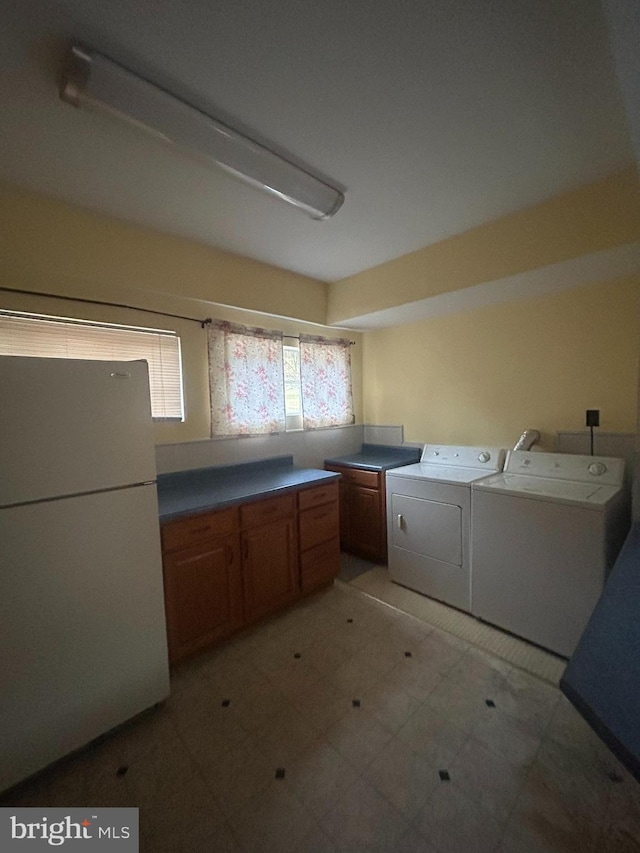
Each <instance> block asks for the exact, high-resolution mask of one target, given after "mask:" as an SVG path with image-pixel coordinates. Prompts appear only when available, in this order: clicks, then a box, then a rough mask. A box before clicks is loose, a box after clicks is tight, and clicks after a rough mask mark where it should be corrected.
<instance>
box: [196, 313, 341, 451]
mask: <svg viewBox="0 0 640 853" xmlns="http://www.w3.org/2000/svg"><path fill="white" fill-rule="evenodd" d="M208 335H209V385H210V393H211V434H212V436H218V437H222V436H231V435H261V434H266V433H274V432H282V431H284V430H285V429H286V430H297V429H317V428H320V427H328V426H340V425H344V424H352V423H353V422H354V415H353V402H352V395H351V358H350V353H349V346H350V343H349V341H342V340H326V339H325V338H317V337H310V336H305V335H303V336H301V337H300V339H299V342H298V339H297V338H295V339H294V338H290V337H287V336H285V335H283V333H282V332H270V331H266V330H265V329H248V328H247V327H246V326H238V325H233V324H231V323H226V322H222V321H214V322H213V323H212V324H211V326H210V327H209V332H208Z"/></svg>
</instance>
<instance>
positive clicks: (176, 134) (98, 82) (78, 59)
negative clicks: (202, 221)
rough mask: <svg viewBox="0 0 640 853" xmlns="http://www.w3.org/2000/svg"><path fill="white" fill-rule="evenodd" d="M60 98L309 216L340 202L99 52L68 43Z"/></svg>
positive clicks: (305, 175) (322, 214)
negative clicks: (106, 115) (138, 130)
mask: <svg viewBox="0 0 640 853" xmlns="http://www.w3.org/2000/svg"><path fill="white" fill-rule="evenodd" d="M60 97H61V98H62V99H63V100H64V101H67V102H68V103H70V104H73V105H74V106H77V107H85V106H86V107H96V108H98V109H103V110H106V111H108V112H111V113H114V114H116V115H117V116H119V117H120V118H124V119H126V120H127V121H130V122H132V123H133V124H135V125H138V126H139V127H142V128H144V129H145V130H147V131H150V132H151V133H153V134H154V135H155V136H157V137H159V138H160V139H162V140H164V141H165V142H170V143H172V144H174V145H177V146H179V147H180V148H184V149H186V150H189V151H191V152H193V153H195V154H197V155H199V156H201V157H205V158H206V159H208V160H211V161H213V162H214V163H216V164H217V165H218V166H220V167H222V168H223V169H225V170H226V171H227V172H230V173H231V174H233V175H236V176H238V177H239V178H242V180H244V181H246V182H248V183H249V184H252V185H253V186H255V187H258V188H259V189H261V190H264V191H265V192H268V193H270V194H271V195H274V196H276V197H277V198H280V199H282V200H283V201H286V202H288V203H289V204H292V205H294V206H295V207H297V208H299V209H300V210H303V211H305V213H308V214H309V215H310V216H312V217H313V218H314V219H328V218H329V217H330V216H333V215H334V213H336V212H337V211H338V210H339V209H340V208H341V207H342V203H343V202H344V194H343V193H342V192H341V191H340V190H339V189H337V188H336V187H332V186H331V185H330V184H328V183H326V181H323V180H321V179H320V178H317V177H316V176H315V175H312V174H311V173H310V172H307V171H306V170H305V169H301V168H300V167H298V166H296V165H294V164H293V163H291V162H290V161H289V160H287V159H285V158H284V157H280V156H279V155H278V154H276V153H275V152H273V151H271V150H270V149H269V148H267V147H265V146H264V145H261V144H260V143H259V142H255V141H254V140H253V139H250V138H249V137H248V136H245V135H244V134H243V133H240V132H239V131H237V130H234V129H233V128H232V127H229V126H228V125H226V124H224V123H223V122H221V121H218V120H217V119H215V118H212V117H211V116H208V115H206V114H205V113H203V112H201V111H200V110H198V109H196V108H195V107H192V106H190V105H189V104H186V103H185V102H184V101H181V100H179V99H178V98H176V97H174V96H173V95H171V94H169V93H168V92H165V91H164V90H163V89H160V88H158V87H157V86H154V85H153V84H152V83H149V82H147V81H146V80H143V79H142V78H141V77H137V76H136V75H135V74H133V73H132V72H131V71H128V70H127V69H126V68H123V67H122V66H121V65H118V64H117V63H115V62H113V61H112V60H111V59H108V58H107V57H106V56H102V55H101V54H99V53H95V52H93V51H88V50H85V49H84V48H81V47H78V46H74V47H72V48H71V51H70V56H69V59H68V62H67V67H66V68H65V71H64V74H63V79H62V85H61V90H60Z"/></svg>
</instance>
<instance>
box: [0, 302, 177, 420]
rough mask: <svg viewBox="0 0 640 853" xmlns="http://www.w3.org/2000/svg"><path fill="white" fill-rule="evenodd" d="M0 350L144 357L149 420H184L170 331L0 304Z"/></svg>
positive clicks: (62, 355)
mask: <svg viewBox="0 0 640 853" xmlns="http://www.w3.org/2000/svg"><path fill="white" fill-rule="evenodd" d="M0 355H20V356H38V357H44V358H86V359H90V360H91V359H93V360H97V361H133V360H139V359H144V360H145V361H147V364H148V365H149V384H150V386H151V407H152V417H153V420H154V421H159V422H161V421H177V422H180V421H184V391H183V382H182V354H181V348H180V337H179V336H178V335H177V333H176V332H174V331H171V330H166V329H149V328H144V327H141V326H125V325H121V324H116V323H99V322H94V321H92V320H78V319H74V318H70V317H56V316H52V315H49V314H34V313H31V312H24V311H10V310H6V309H0Z"/></svg>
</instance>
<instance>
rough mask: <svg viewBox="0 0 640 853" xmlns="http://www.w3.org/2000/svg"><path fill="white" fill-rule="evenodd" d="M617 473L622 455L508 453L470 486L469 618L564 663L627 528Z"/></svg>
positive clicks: (619, 473) (620, 473)
mask: <svg viewBox="0 0 640 853" xmlns="http://www.w3.org/2000/svg"><path fill="white" fill-rule="evenodd" d="M623 477H624V460H623V459H612V458H607V457H598V456H574V455H570V454H564V453H536V452H528V451H509V453H508V455H507V461H506V464H505V468H504V471H503V472H502V473H500V474H494V475H493V476H491V477H488V478H487V479H484V480H482V481H479V482H477V483H474V484H473V486H472V498H471V513H472V532H471V551H472V561H473V580H472V596H471V605H472V606H471V610H472V613H473V614H474V615H475V616H478V617H479V618H480V619H483V620H485V621H487V622H491V623H492V624H494V625H497V626H499V627H501V628H505V629H506V630H507V631H510V632H511V633H513V634H517V635H518V636H520V637H523V638H525V639H527V640H531V641H532V642H534V643H537V644H538V645H540V646H543V647H545V648H547V649H550V650H551V651H553V652H556V653H557V654H560V655H563V656H565V657H569V656H570V655H571V654H572V653H573V651H574V649H575V647H576V644H577V642H578V640H579V638H580V635H581V634H582V631H583V630H584V627H585V626H586V624H587V620H588V619H589V616H590V615H591V611H592V610H593V608H594V606H595V604H596V602H597V600H598V598H599V596H600V593H601V592H602V589H603V587H604V583H605V580H606V577H607V573H608V571H609V570H610V569H611V567H612V566H613V563H614V561H615V558H616V556H617V554H618V551H619V550H620V548H621V547H622V543H623V541H624V537H625V535H626V533H627V530H628V528H629V502H628V498H627V494H626V491H625V490H624V488H623Z"/></svg>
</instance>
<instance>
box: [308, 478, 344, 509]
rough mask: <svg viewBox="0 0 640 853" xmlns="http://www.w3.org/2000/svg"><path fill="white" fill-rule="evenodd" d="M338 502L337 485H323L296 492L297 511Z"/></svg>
mask: <svg viewBox="0 0 640 853" xmlns="http://www.w3.org/2000/svg"><path fill="white" fill-rule="evenodd" d="M337 500H338V483H337V481H336V482H335V483H325V484H324V485H323V486H316V487H315V488H313V489H304V490H303V491H301V492H298V509H311V507H314V506H320V505H321V504H327V503H331V501H337Z"/></svg>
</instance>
